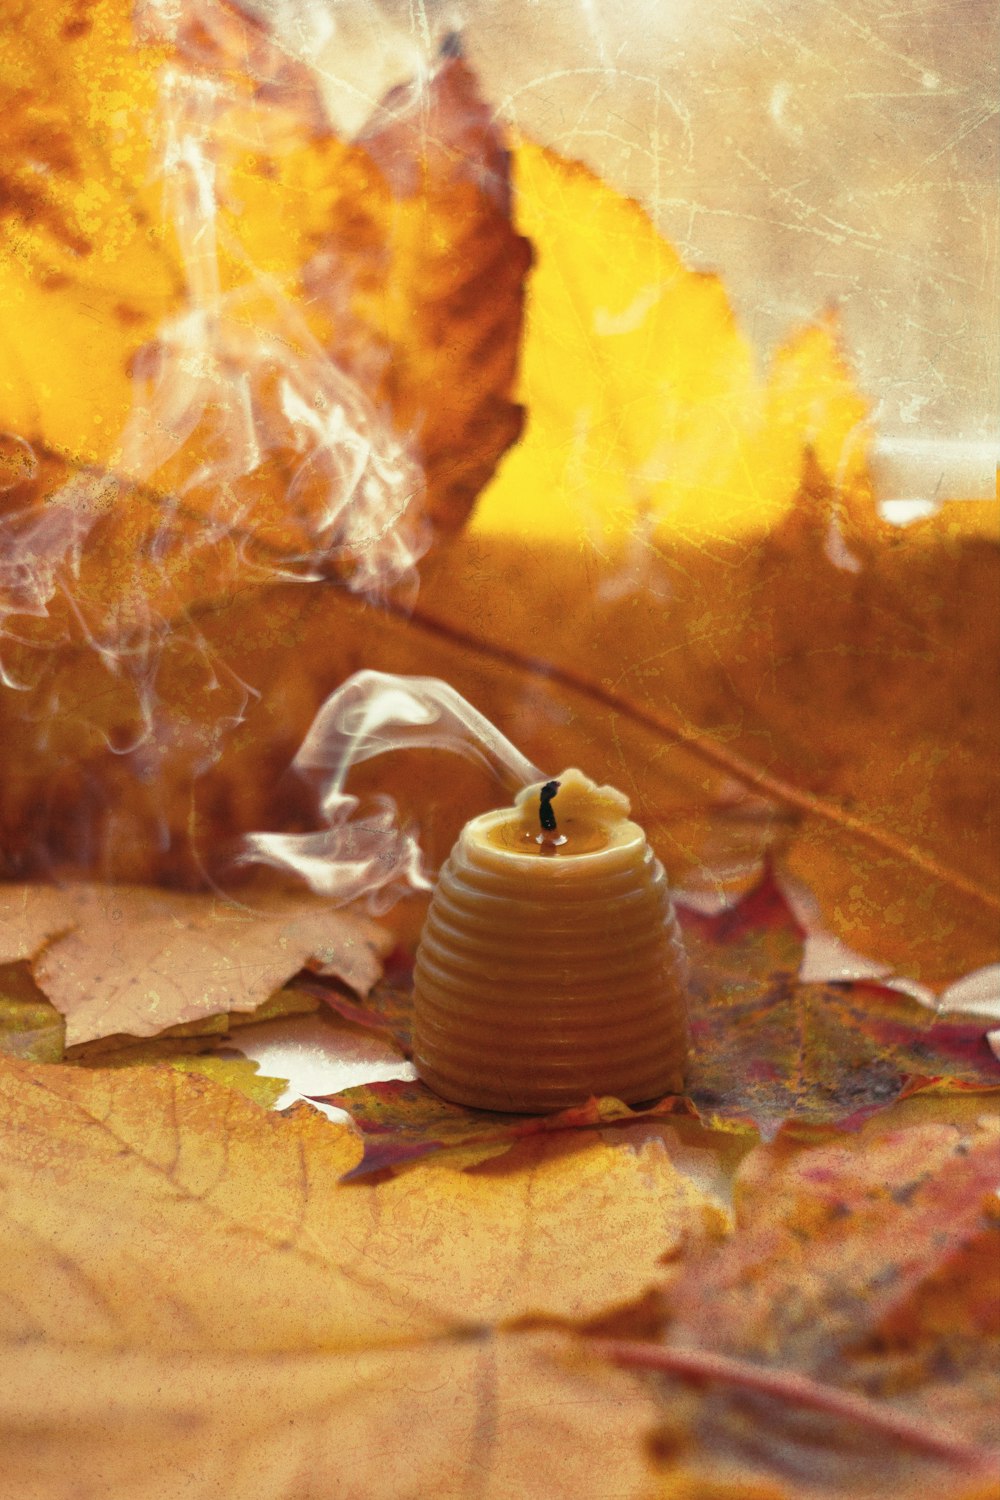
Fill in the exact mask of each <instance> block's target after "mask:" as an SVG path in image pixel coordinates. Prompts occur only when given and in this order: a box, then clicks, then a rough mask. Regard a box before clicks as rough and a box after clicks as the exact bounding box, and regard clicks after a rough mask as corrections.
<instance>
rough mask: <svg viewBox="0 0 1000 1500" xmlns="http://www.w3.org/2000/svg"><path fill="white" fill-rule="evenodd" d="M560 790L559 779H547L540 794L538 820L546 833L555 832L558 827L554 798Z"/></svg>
mask: <svg viewBox="0 0 1000 1500" xmlns="http://www.w3.org/2000/svg"><path fill="white" fill-rule="evenodd" d="M558 790H559V782H558V781H547V782H546V783H545V785H544V786H543V787H542V790H541V791H540V792H539V794H538V821H539V823H541V825H542V828H543V829H544V831H545V832H546V833H555V831H556V828H557V826H558V825H557V823H556V814H555V808H554V807H553V806H552V799H553V797H554V796H555V794H556V792H558Z"/></svg>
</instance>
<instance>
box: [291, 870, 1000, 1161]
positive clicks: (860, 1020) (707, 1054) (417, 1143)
mask: <svg viewBox="0 0 1000 1500" xmlns="http://www.w3.org/2000/svg"><path fill="white" fill-rule="evenodd" d="M678 915H679V919H680V923H681V929H682V931H683V933H684V940H685V945H686V948H687V953H688V959H689V964H690V973H689V978H688V1012H689V1017H690V1027H691V1056H690V1059H689V1062H688V1067H687V1079H686V1095H685V1096H684V1097H680V1098H678V1097H672V1096H668V1097H667V1098H666V1099H664V1100H662V1101H660V1102H659V1103H658V1104H651V1105H650V1106H649V1107H648V1108H641V1109H636V1110H632V1109H629V1108H627V1107H626V1106H625V1105H623V1104H622V1103H621V1101H619V1100H616V1099H612V1098H603V1099H600V1100H597V1099H591V1100H589V1101H588V1102H587V1103H586V1104H585V1105H582V1106H580V1107H577V1108H573V1109H568V1110H564V1111H560V1112H558V1113H555V1114H551V1115H548V1116H544V1117H531V1116H510V1115H508V1116H504V1115H501V1114H492V1113H490V1112H488V1111H484V1110H475V1109H465V1108H463V1107H462V1106H460V1105H455V1104H450V1103H447V1102H445V1101H444V1100H442V1099H439V1098H438V1097H437V1095H435V1094H434V1093H432V1091H431V1090H430V1089H429V1088H427V1087H426V1086H425V1085H423V1084H422V1083H420V1082H412V1083H411V1082H399V1081H395V1080H394V1081H390V1082H376V1083H368V1084H362V1085H359V1086H357V1087H353V1088H348V1089H344V1090H342V1091H341V1092H339V1093H336V1094H330V1095H325V1096H323V1098H324V1102H326V1103H328V1104H334V1105H336V1106H337V1107H338V1108H340V1109H344V1110H346V1111H347V1112H348V1113H349V1114H350V1116H351V1118H352V1119H353V1120H354V1122H355V1124H356V1125H357V1126H358V1128H359V1129H360V1130H361V1132H362V1134H363V1136H364V1140H365V1154H364V1158H363V1159H362V1162H361V1163H360V1164H359V1165H358V1167H356V1168H355V1169H354V1172H355V1174H357V1173H361V1172H375V1171H379V1170H381V1169H382V1168H383V1167H386V1166H391V1165H396V1164H399V1163H403V1162H407V1161H413V1160H416V1159H418V1158H419V1157H421V1156H425V1155H427V1154H428V1153H430V1152H433V1151H437V1150H442V1149H444V1150H448V1149H450V1148H453V1147H455V1146H456V1145H463V1144H468V1143H472V1142H476V1143H480V1142H493V1141H505V1140H506V1141H512V1140H515V1139H517V1138H519V1137H521V1136H524V1135H531V1134H534V1133H536V1132H537V1131H540V1130H566V1129H579V1128H581V1127H583V1128H587V1127H592V1126H594V1125H595V1124H597V1123H605V1124H610V1123H613V1122H614V1121H617V1120H622V1119H625V1120H630V1119H634V1118H635V1117H636V1115H644V1116H646V1117H647V1118H648V1117H649V1116H655V1115H673V1114H675V1113H676V1114H683V1113H684V1111H685V1110H690V1111H691V1112H692V1113H697V1115H698V1116H699V1118H700V1119H701V1120H702V1121H703V1122H704V1123H705V1124H706V1125H717V1126H721V1127H722V1128H723V1129H745V1130H755V1131H759V1132H760V1133H761V1134H762V1135H764V1136H765V1137H767V1138H770V1137H772V1136H773V1135H774V1134H775V1132H776V1131H777V1130H778V1129H779V1128H780V1127H781V1126H782V1125H785V1124H788V1125H794V1126H796V1127H798V1128H801V1127H808V1126H811V1125H829V1124H837V1125H843V1126H845V1127H848V1128H855V1127H856V1126H857V1125H858V1124H859V1123H860V1122H861V1121H862V1120H863V1119H865V1118H866V1117H867V1116H869V1115H871V1114H872V1113H874V1112H876V1111H878V1110H882V1109H884V1108H885V1107H886V1106H887V1105H889V1104H891V1103H892V1102H893V1101H894V1100H895V1099H897V1098H900V1097H905V1096H907V1095H912V1094H915V1093H918V1092H920V1091H921V1090H924V1089H932V1090H936V1091H945V1092H956V1091H959V1090H963V1089H968V1090H970V1091H976V1090H981V1091H984V1092H985V1091H988V1090H997V1089H1000V1063H998V1061H997V1058H996V1056H995V1055H994V1053H993V1051H992V1049H991V1047H990V1045H989V1041H988V1037H987V1032H988V1030H989V1027H990V1025H991V1024H992V1021H991V1017H990V1016H989V1015H984V1016H975V1015H964V1014H960V1013H959V1014H954V1015H951V1014H939V1013H937V1012H936V1011H934V1010H933V1009H931V1008H930V1007H929V1006H928V1005H926V1004H922V1003H920V1002H919V1001H918V1000H916V999H914V998H913V997H912V996H911V995H908V994H906V993H905V992H903V991H901V990H898V989H894V988H891V987H890V986H888V985H882V984H873V983H869V982H862V983H860V984H852V983H842V982H838V983H825V984H817V983H810V982H803V981H802V980H801V979H800V977H799V975H800V970H801V967H802V960H803V951H804V938H805V932H804V930H803V928H802V927H801V925H800V924H799V923H798V921H797V920H796V919H795V917H794V916H793V914H792V912H791V910H790V908H789V906H788V904H787V902H786V900H785V898H784V896H783V894H782V892H781V890H780V889H779V887H778V886H777V885H776V883H775V881H774V880H773V878H772V877H771V876H770V875H769V876H767V877H766V878H765V879H764V880H763V881H762V882H761V883H760V884H759V885H758V886H757V887H756V888H755V889H754V890H753V891H751V892H749V893H748V894H747V895H746V896H745V897H744V898H743V899H742V900H741V901H739V902H737V903H736V904H735V905H734V906H732V907H730V908H728V909H727V910H726V911H724V912H721V913H719V914H717V915H716V916H706V915H703V914H701V913H699V912H697V911H693V910H691V909H690V908H686V907H681V908H680V909H679V913H678ZM312 988H313V989H314V990H317V987H316V986H312ZM317 992H319V991H318V990H317ZM407 1000H408V992H407V994H406V995H405V996H404V994H403V993H401V991H400V990H399V988H398V987H396V986H382V987H379V988H378V989H376V990H375V991H374V992H373V994H372V995H371V996H370V997H369V999H368V1000H367V1002H366V1003H365V1004H364V1005H359V1004H357V1002H352V1001H350V1000H345V999H343V998H341V997H339V996H337V995H335V994H331V995H330V997H329V1003H331V1004H332V1005H333V1006H334V1008H335V1009H337V1010H339V1011H340V1012H341V1014H343V1015H345V1016H347V1017H348V1018H349V1019H351V1020H354V1021H355V1022H357V1023H359V1024H360V1025H362V1026H367V1027H371V1028H373V1029H375V1030H377V1031H382V1032H388V1033H389V1034H390V1035H392V1036H393V1037H394V1038H395V1039H396V1041H397V1042H398V1043H399V1045H400V1046H401V1047H402V1049H403V1051H404V1052H405V1053H406V1054H407V1055H409V1051H410V1046H409V1005H408V1003H407ZM383 1007H384V1009H383Z"/></svg>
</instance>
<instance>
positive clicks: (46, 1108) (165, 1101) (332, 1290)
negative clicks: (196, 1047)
mask: <svg viewBox="0 0 1000 1500" xmlns="http://www.w3.org/2000/svg"><path fill="white" fill-rule="evenodd" d="M140 1071H141V1076H140ZM140 1071H137V1070H133V1069H123V1070H117V1071H114V1072H101V1071H97V1070H85V1071H80V1070H75V1069H66V1068H51V1067H50V1068H47V1069H46V1068H31V1067H29V1066H28V1065H22V1064H17V1063H10V1062H5V1061H2V1060H0V1094H2V1098H3V1108H2V1111H0V1134H3V1135H4V1136H6V1137H8V1138H9V1141H10V1144H11V1146H12V1147H13V1143H14V1142H15V1140H16V1150H15V1149H11V1150H10V1152H9V1153H7V1152H6V1151H5V1157H6V1158H7V1160H8V1162H9V1164H10V1169H11V1170H10V1172H9V1173H8V1172H6V1171H5V1175H4V1181H3V1187H2V1201H3V1208H4V1213H3V1215H2V1217H0V1267H2V1274H3V1282H4V1287H5V1290H6V1292H7V1293H8V1300H7V1301H6V1303H5V1306H6V1307H7V1309H8V1312H7V1314H6V1315H5V1316H4V1319H3V1321H2V1327H0V1339H2V1340H4V1341H6V1342H7V1343H8V1352H9V1353H10V1354H11V1356H12V1357H13V1358H14V1359H15V1363H16V1369H17V1375H16V1378H15V1379H13V1380H10V1381H7V1382H5V1384H4V1390H3V1394H2V1395H0V1432H2V1437H3V1441H2V1442H0V1476H2V1479H3V1483H4V1485H5V1486H8V1487H9V1486H17V1485H21V1486H27V1487H28V1491H27V1492H30V1493H34V1494H35V1495H37V1496H39V1497H45V1500H63V1497H68V1496H69V1494H71V1493H72V1488H73V1486H74V1485H75V1484H77V1482H78V1479H79V1476H80V1475H81V1473H83V1474H85V1475H86V1476H87V1479H88V1481H91V1480H93V1481H94V1482H97V1480H98V1479H99V1480H100V1482H101V1484H102V1489H103V1494H104V1495H106V1496H107V1497H108V1500H112V1497H114V1496H117V1495H119V1494H120V1495H122V1496H123V1497H125V1496H128V1497H129V1500H131V1497H133V1496H135V1495H137V1494H149V1495H150V1496H152V1495H154V1494H156V1493H158V1490H157V1486H167V1487H168V1488H169V1486H170V1485H171V1484H173V1483H175V1481H176V1477H177V1475H179V1474H181V1473H183V1474H184V1475H185V1476H186V1481H185V1482H187V1483H188V1484H189V1486H190V1488H191V1493H192V1494H196V1495H197V1494H205V1495H208V1494H210V1493H212V1488H213V1486H214V1487H215V1488H217V1489H218V1487H219V1486H221V1487H222V1492H224V1493H227V1494H229V1493H236V1492H237V1491H238V1492H239V1493H240V1494H241V1495H248V1496H254V1497H259V1500H286V1497H287V1500H293V1497H295V1500H298V1497H300V1496H301V1495H303V1494H305V1493H314V1494H317V1495H319V1494H327V1493H343V1494H347V1493H352V1494H358V1495H359V1496H360V1495H364V1496H365V1497H366V1500H367V1497H370V1496H380V1495H385V1496H387V1497H390V1496H391V1497H393V1500H397V1497H399V1496H401V1495H408V1494H412V1495H414V1496H415V1495H418V1494H419V1495H430V1494H433V1495H452V1494H454V1495H456V1496H457V1495H459V1494H461V1493H463V1490H464V1487H466V1486H467V1485H468V1483H469V1480H470V1475H473V1474H477V1473H478V1474H479V1476H480V1478H481V1479H482V1480H483V1483H484V1484H485V1485H486V1486H487V1487H488V1488H487V1489H486V1490H485V1491H484V1492H487V1493H495V1494H497V1495H498V1496H499V1495H501V1494H505V1493H516V1494H518V1495H521V1494H523V1495H525V1496H531V1495H537V1496H539V1497H542V1496H546V1497H547V1496H549V1495H551V1494H552V1493H553V1485H554V1484H555V1483H556V1476H557V1475H558V1476H559V1482H560V1483H562V1482H564V1480H565V1476H566V1475H567V1474H570V1475H571V1474H574V1473H577V1474H578V1476H579V1483H580V1484H581V1486H583V1489H584V1491H586V1488H587V1486H588V1485H589V1483H590V1480H589V1478H588V1475H587V1468H588V1466H592V1465H594V1464H598V1465H599V1466H600V1468H601V1472H602V1473H604V1474H605V1475H610V1474H612V1473H613V1474H614V1475H615V1476H616V1485H617V1486H618V1488H620V1490H621V1492H622V1493H634V1492H636V1491H637V1490H638V1489H639V1487H640V1485H641V1483H642V1481H643V1477H644V1475H645V1474H646V1472H647V1470H646V1459H645V1454H644V1451H643V1444H642V1433H643V1430H644V1426H645V1424H647V1423H648V1422H649V1420H650V1418H651V1415H652V1412H653V1405H652V1403H651V1401H650V1397H649V1395H648V1394H647V1393H646V1392H645V1391H644V1390H643V1389H642V1387H641V1384H640V1383H639V1382H638V1381H637V1380H636V1379H635V1378H634V1377H631V1376H626V1375H624V1374H622V1372H615V1371H612V1370H608V1369H606V1368H605V1369H603V1370H602V1368H601V1366H600V1365H599V1364H597V1365H596V1367H584V1368H581V1367H580V1366H579V1362H578V1361H576V1362H574V1361H573V1360H571V1359H567V1357H566V1346H567V1343H568V1341H567V1340H566V1339H560V1338H554V1337H553V1336H552V1335H548V1336H546V1337H542V1338H539V1337H538V1336H537V1335H533V1334H530V1333H527V1332H521V1333H518V1332H516V1331H514V1327H513V1325H516V1324H517V1323H518V1322H519V1321H520V1322H524V1321H525V1320H527V1319H529V1318H530V1319H532V1320H535V1321H538V1320H540V1319H541V1320H545V1319H548V1320H549V1321H551V1322H554V1323H558V1322H559V1321H561V1320H563V1319H567V1318H570V1319H572V1318H578V1317H583V1318H586V1317H588V1316H591V1315H593V1314H595V1313H597V1312H599V1311H601V1310H602V1309H603V1308H604V1306H605V1305H607V1304H608V1303H609V1302H614V1301H616V1300H617V1299H618V1298H620V1297H622V1296H626V1297H632V1296H635V1295H639V1294H640V1293H641V1292H642V1291H644V1290H645V1287H646V1286H647V1284H649V1283H650V1282H659V1283H661V1284H666V1283H668V1282H669V1281H670V1280H671V1279H672V1278H673V1276H674V1275H675V1274H676V1268H675V1267H674V1268H672V1267H668V1266H664V1265H663V1264H662V1263H661V1258H662V1256H663V1254H664V1253H670V1252H677V1251H679V1250H680V1249H681V1247H682V1246H685V1247H687V1248H689V1249H693V1248H694V1247H695V1246H697V1245H698V1244H703V1243H705V1242H706V1240H707V1239H708V1238H711V1237H712V1236H714V1235H718V1234H719V1233H720V1232H722V1231H723V1230H724V1228H725V1224H726V1219H725V1216H724V1214H723V1213H722V1212H721V1210H720V1209H719V1208H718V1207H717V1206H715V1205H714V1204H713V1203H712V1202H711V1201H710V1200H708V1199H706V1198H705V1196H704V1195H703V1194H702V1192H701V1191H700V1190H698V1189H697V1188H696V1187H695V1186H694V1185H693V1184H692V1182H691V1181H690V1180H689V1179H688V1178H687V1177H686V1176H685V1175H684V1174H683V1172H682V1171H680V1170H679V1169H678V1167H677V1166H676V1165H674V1163H673V1161H672V1160H671V1157H670V1156H669V1155H668V1153H667V1152H666V1151H665V1150H664V1149H663V1147H662V1145H658V1144H657V1143H655V1142H650V1143H649V1144H647V1145H645V1146H641V1147H639V1148H638V1149H637V1150H636V1151H634V1152H631V1151H624V1152H623V1151H618V1150H616V1149H614V1148H613V1147H611V1146H609V1145H605V1144H602V1143H601V1142H600V1141H598V1140H597V1139H595V1138H593V1137H590V1138H589V1139H587V1140H582V1139H581V1140H577V1141H574V1142H572V1144H571V1145H567V1144H566V1143H565V1142H561V1143H556V1142H550V1143H536V1144H534V1145H533V1146H532V1147H530V1148H527V1149H523V1150H522V1151H521V1152H520V1153H519V1157H520V1160H519V1163H518V1164H517V1165H513V1166H511V1167H510V1168H508V1169H506V1170H504V1169H501V1167H500V1166H499V1165H498V1164H491V1165H490V1166H488V1167H486V1168H484V1169H482V1170H481V1171H479V1172H472V1173H468V1172H462V1171H459V1170H456V1169H455V1168H454V1167H446V1166H443V1165H440V1164H439V1165H437V1166H433V1167H427V1168H423V1169H420V1170H419V1175H416V1176H415V1175H414V1174H408V1175H407V1176H406V1177H403V1178H399V1179H395V1180H392V1181H389V1182H385V1183H381V1184H378V1185H375V1186H359V1185H354V1186H344V1185H341V1184H339V1183H338V1178H339V1176H340V1174H341V1173H342V1171H343V1170H344V1169H345V1168H346V1167H348V1166H350V1165H351V1163H352V1162H353V1161H355V1160H356V1159H357V1157H358V1155H359V1154H360V1153H359V1147H358V1143H357V1141H356V1140H355V1139H354V1138H353V1136H352V1135H351V1134H350V1133H349V1132H347V1131H345V1130H344V1129H342V1128H338V1127H334V1126H332V1125H331V1124H330V1122H329V1121H327V1120H326V1119H324V1118H323V1117H322V1116H321V1115H319V1114H317V1113H315V1112H314V1111H312V1110H309V1109H305V1108H303V1109H301V1110H299V1111H297V1112H295V1113H294V1114H293V1115H292V1116H291V1117H289V1118H287V1119H285V1118H281V1117H278V1116H274V1115H268V1114H266V1113H265V1112H264V1111H262V1110H260V1109H258V1108H257V1107H255V1106H254V1105H252V1104H250V1103H249V1102H247V1101H244V1100H242V1099H239V1098H238V1097H236V1096H234V1095H232V1094H231V1093H229V1092H228V1091H227V1090H224V1089H221V1088H219V1087H218V1086H216V1085H214V1084H212V1083H210V1082H209V1081H207V1080H206V1079H202V1078H196V1077H192V1076H187V1077H185V1076H181V1075H179V1074H177V1073H175V1072H173V1071H172V1070H169V1069H156V1070H152V1071H149V1070H140ZM598 1221H600V1222H601V1223H602V1224H603V1226H604V1228H603V1232H602V1233H600V1234H596V1233H595V1232H594V1226H595V1224H596V1223H597V1222H598ZM29 1246H30V1252H29V1248H28V1247H29ZM504 1327H506V1329H507V1331H504ZM14 1346H17V1352H16V1355H15V1352H14ZM484 1423H485V1424H486V1427H487V1428H488V1429H489V1432H490V1433H491V1437H490V1440H489V1441H488V1442H487V1444H486V1445H485V1447H484V1446H483V1445H482V1443H481V1441H480V1442H477V1437H476V1434H477V1433H479V1434H480V1438H481V1434H482V1431H483V1424H484ZM70 1430H72V1431H73V1432H74V1433H75V1434H76V1437H75V1439H74V1441H73V1442H68V1441H67V1437H66V1434H67V1433H68V1432H69V1431H70ZM388 1434H395V1435H396V1440H394V1441H393V1442H392V1443H390V1444H389V1445H388V1446H387V1435H388ZM303 1476H306V1477H305V1478H304V1477H303ZM303 1485H305V1488H303ZM510 1486H513V1488H510ZM11 1492H13V1491H11ZM159 1492H160V1493H166V1492H167V1491H166V1490H164V1489H161V1490H160V1491H159Z"/></svg>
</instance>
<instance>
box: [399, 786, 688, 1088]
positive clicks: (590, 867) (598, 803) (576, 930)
mask: <svg viewBox="0 0 1000 1500" xmlns="http://www.w3.org/2000/svg"><path fill="white" fill-rule="evenodd" d="M628 813H629V803H628V798H627V797H625V796H623V794H622V793H621V792H618V791H616V790H615V789H614V788H613V787H607V786H597V785H595V783H594V782H593V781H591V780H589V778H588V777H586V776H584V775H583V774H582V773H581V772H580V771H577V770H569V771H566V772H564V773H563V775H562V776H560V777H559V778H558V780H557V781H555V782H548V783H544V784H543V783H539V784H537V785H535V786H531V787H528V788H526V789H525V790H524V791H523V792H521V793H520V795H519V796H518V797H517V799H516V802H515V804H514V806H513V807H509V808H502V809H500V810H498V811H495V812H489V813H484V814H483V815H482V816H481V817H478V818H473V819H472V821H471V822H469V823H467V824H466V826H465V828H464V829H463V830H462V833H461V835H460V836H459V839H458V841H457V843H456V844H455V847H454V849H453V850H452V852H451V854H450V856H449V858H448V860H447V861H446V863H445V865H444V868H443V869H442V871H441V874H440V878H439V880H438V884H437V888H436V890H435V892H434V896H433V899H432V901H431V906H430V911H429V913H428V916H427V921H426V923H425V926H424V930H423V934H422V936H421V940H420V945H419V947H418V950H417V961H416V971H415V981H414V1062H415V1063H416V1066H417V1071H418V1072H419V1074H420V1076H421V1078H423V1079H424V1081H425V1082H426V1083H427V1084H429V1086H430V1087H431V1088H432V1089H434V1090H435V1091H436V1092H437V1093H439V1094H441V1095H442V1096H443V1097H444V1098H446V1099H451V1100H454V1101H455V1102H457V1103H459V1104H467V1105H472V1106H473V1107H476V1108H480V1109H492V1110H509V1111H515V1112H516V1111H526V1112H530V1111H544V1110H551V1109H560V1108H562V1107H564V1106H566V1105H571V1104H579V1103H581V1102H582V1101H583V1100H585V1099H586V1098H588V1096H589V1095H591V1094H598V1095H599V1094H614V1095H615V1096H617V1097H618V1098H619V1099H623V1100H625V1102H626V1103H637V1102H639V1101H641V1100H646V1099H653V1098H656V1097H658V1096H659V1095H661V1094H665V1093H669V1092H674V1091H677V1090H679V1089H680V1088H681V1087H682V1084H683V1074H684V1063H685V1058H686V1053H687V1015H686V1008H685V998H684V957H683V950H682V948H681V944H680V940H679V937H678V932H677V924H676V920H675V917H674V912H673V907H672V905H671V901H670V896H669V892H668V890H667V882H666V877H665V875H664V872H663V866H662V865H661V864H660V862H659V860H658V859H656V857H655V856H654V854H653V852H652V850H651V849H650V847H649V844H648V843H647V840H646V836H645V834H644V833H643V831H642V829H641V828H640V827H639V826H638V824H636V823H633V822H631V821H630V820H629V817H628Z"/></svg>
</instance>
